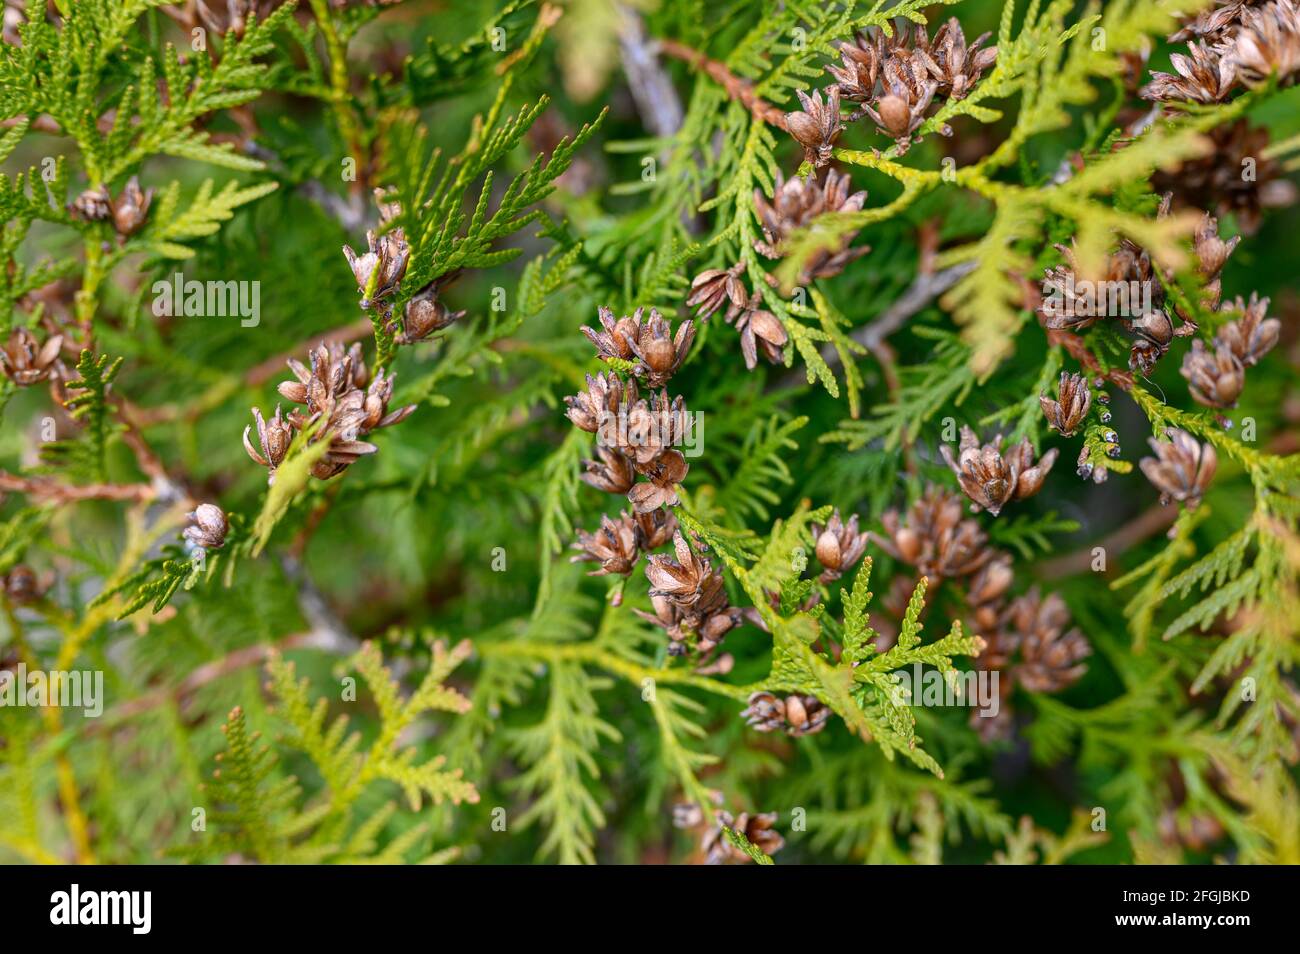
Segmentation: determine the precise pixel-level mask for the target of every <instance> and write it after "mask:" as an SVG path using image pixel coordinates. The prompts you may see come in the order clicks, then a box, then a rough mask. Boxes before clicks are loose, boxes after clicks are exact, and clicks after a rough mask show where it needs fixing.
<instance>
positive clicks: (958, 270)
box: [781, 262, 976, 387]
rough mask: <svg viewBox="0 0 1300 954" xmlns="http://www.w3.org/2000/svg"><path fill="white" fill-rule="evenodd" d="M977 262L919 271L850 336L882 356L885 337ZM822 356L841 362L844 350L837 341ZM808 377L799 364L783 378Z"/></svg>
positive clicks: (792, 381)
mask: <svg viewBox="0 0 1300 954" xmlns="http://www.w3.org/2000/svg"><path fill="white" fill-rule="evenodd" d="M975 264H976V263H975V262H961V263H959V264H957V265H953V266H951V267H949V268H945V269H943V270H942V271H938V272H932V273H929V274H922V275H917V276H916V280H915V281H913V282H912V284H911V285H910V286H908V288H907V290H906V291H904V292H903V294H901V295H899V296H898V298H897V299H896V300H895V301H894V303H893V304H892V305H890V306H889V307H888V308H886V309H885V310H884V311H883V312H881V314H880V315H879V316H877V317H876V318H875V319H874V320H873V321H870V322H868V323H867V324H865V325H863V326H862V327H861V328H858V329H856V330H855V331H853V333H852V334H851V335H850V336H849V337H850V338H852V339H853V340H854V341H856V342H857V343H858V344H860V345H862V346H863V347H864V348H866V349H867V350H868V351H870V352H871V353H872V354H873V355H876V357H877V360H879V359H880V346H881V345H882V344H883V343H884V342H885V339H886V338H888V337H889V336H890V335H892V334H893V333H894V332H895V331H897V330H898V329H899V328H901V327H903V325H905V324H907V321H908V319H909V318H911V317H912V316H913V315H915V314H916V313H917V312H919V311H920V310H921V309H923V308H925V307H926V306H927V305H929V304H930V302H932V301H934V299H936V298H938V297H939V296H940V295H942V294H943V293H944V292H946V291H947V290H948V289H950V288H952V286H954V285H956V284H957V283H958V282H959V281H961V280H962V279H963V278H964V277H965V276H966V275H968V274H970V272H972V271H973V270H974V268H975ZM822 360H823V361H825V362H826V364H827V365H828V366H830V367H835V366H836V365H838V364H839V363H840V353H839V351H838V350H836V348H835V346H834V345H833V344H826V345H823V346H822ZM882 364H883V362H882ZM805 380H806V378H805V376H804V372H803V371H801V370H799V369H798V368H796V369H794V370H792V371H791V372H789V373H788V374H786V375H785V376H784V377H783V378H782V379H781V386H782V387H798V386H799V385H800V384H802V383H804V381H805Z"/></svg>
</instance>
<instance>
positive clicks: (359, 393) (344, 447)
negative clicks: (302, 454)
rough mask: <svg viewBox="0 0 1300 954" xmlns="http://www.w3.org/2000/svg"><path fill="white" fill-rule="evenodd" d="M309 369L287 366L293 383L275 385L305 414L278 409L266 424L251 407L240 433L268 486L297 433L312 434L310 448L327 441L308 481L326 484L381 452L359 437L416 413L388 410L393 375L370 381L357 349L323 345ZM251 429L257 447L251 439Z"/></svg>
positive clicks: (411, 407)
mask: <svg viewBox="0 0 1300 954" xmlns="http://www.w3.org/2000/svg"><path fill="white" fill-rule="evenodd" d="M309 358H310V362H311V364H310V367H308V366H306V365H303V364H302V362H300V361H296V360H290V361H289V370H290V371H292V372H293V376H294V380H292V381H284V382H281V384H280V385H279V392H280V395H281V396H282V397H284V398H286V399H287V400H289V401H292V402H293V403H294V404H302V405H305V410H298V409H294V410H292V411H290V412H289V414H288V416H287V417H285V416H284V415H282V413H281V411H280V407H279V406H278V405H277V406H276V409H275V415H274V416H273V417H272V418H271V419H270V420H269V421H268V420H266V419H265V418H264V417H263V416H262V412H261V410H260V409H258V408H253V420H254V424H253V425H249V426H248V427H245V428H244V450H246V451H247V452H248V456H249V457H251V458H252V459H253V460H254V461H256V462H257V463H259V464H261V465H262V466H263V467H265V468H266V469H267V476H268V482H269V481H273V480H274V479H275V471H276V468H278V467H279V466H280V464H281V463H283V462H284V459H285V456H286V455H287V454H288V452H289V446H290V444H291V443H292V442H293V439H294V437H295V436H297V434H298V433H299V432H300V431H304V430H308V429H312V428H314V430H312V436H311V440H310V443H311V444H317V443H319V442H322V441H326V442H328V448H327V449H326V451H325V453H324V454H323V456H321V457H320V458H319V459H318V460H317V461H316V462H315V463H314V464H313V465H312V469H311V473H312V476H314V477H317V478H319V479H321V480H328V479H329V478H330V477H334V476H336V475H338V474H341V473H342V472H343V471H345V470H347V468H348V467H350V466H351V465H352V464H354V463H356V461H358V460H360V459H361V458H362V457H365V456H367V455H369V454H373V453H375V452H376V451H377V450H379V448H378V447H376V446H375V445H374V444H371V443H369V442H367V441H363V440H360V439H359V438H362V437H365V436H366V435H368V434H369V433H370V432H371V431H374V430H378V429H379V428H381V427H389V426H391V425H393V424H397V423H399V422H401V421H403V420H405V419H406V418H407V417H409V416H410V415H411V413H413V412H414V411H415V405H414V404H408V405H406V406H405V407H400V408H396V409H394V410H392V411H390V410H389V402H390V401H391V399H392V396H393V376H392V375H386V374H385V373H384V371H383V369H380V370H379V371H378V372H377V373H376V374H375V375H374V376H373V377H371V375H370V372H369V370H368V369H367V368H366V364H365V361H364V360H363V359H362V357H361V346H360V345H359V344H354V345H352V347H351V348H344V346H343V345H342V344H340V343H339V342H337V341H332V342H330V343H328V344H326V343H324V342H322V343H321V344H320V345H319V346H317V347H316V348H315V349H314V350H313V351H312V352H311V353H310V355H309ZM254 425H255V426H256V429H257V441H258V443H257V446H254V444H253V442H252V441H251V440H250V439H249V432H250V431H252V430H253V427H254Z"/></svg>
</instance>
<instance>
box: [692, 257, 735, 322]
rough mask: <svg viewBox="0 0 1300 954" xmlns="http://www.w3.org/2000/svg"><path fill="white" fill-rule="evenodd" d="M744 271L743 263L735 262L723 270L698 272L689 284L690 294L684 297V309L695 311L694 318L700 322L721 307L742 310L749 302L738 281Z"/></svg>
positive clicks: (715, 269)
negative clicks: (726, 306)
mask: <svg viewBox="0 0 1300 954" xmlns="http://www.w3.org/2000/svg"><path fill="white" fill-rule="evenodd" d="M744 271H745V265H744V263H743V262H737V263H736V264H735V265H733V266H731V268H728V269H725V270H724V269H720V268H711V269H708V270H707V271H703V272H700V274H698V275H696V276H695V279H694V280H693V281H692V282H691V291H690V294H689V295H687V296H686V307H688V308H694V309H696V312H695V317H697V318H699V319H700V321H704V320H705V319H706V318H708V317H709V316H710V315H712V314H713V313H714V312H715V311H718V310H719V309H720V308H722V306H723V305H728V307H734V308H743V307H744V306H745V303H746V302H747V301H748V300H749V293H748V292H746V291H745V283H744V282H742V281H741V280H740V276H741V275H742V274H743V273H744Z"/></svg>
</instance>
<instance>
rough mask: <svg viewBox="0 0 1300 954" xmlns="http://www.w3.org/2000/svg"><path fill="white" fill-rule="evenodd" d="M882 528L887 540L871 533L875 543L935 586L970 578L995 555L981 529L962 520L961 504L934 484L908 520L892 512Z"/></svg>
mask: <svg viewBox="0 0 1300 954" xmlns="http://www.w3.org/2000/svg"><path fill="white" fill-rule="evenodd" d="M880 522H881V523H882V524H883V525H884V527H885V532H886V533H887V536H885V537H882V536H880V535H879V534H875V533H869V534H868V536H869V537H870V539H871V541H872V542H873V543H875V544H876V545H877V546H879V547H880V548H881V549H883V550H884V551H885V552H886V553H888V554H890V556H892V557H894V559H896V560H901V561H902V562H903V563H906V564H908V565H910V566H914V567H916V569H918V570H919V571H920V572H921V573H923V574H924V575H925V576H927V577H929V578H931V580H936V581H937V580H938V579H956V578H958V577H963V576H969V575H970V574H972V573H975V572H976V571H977V570H979V569H980V567H982V566H983V565H984V564H985V563H987V562H988V561H989V560H990V559H991V558H992V557H993V555H994V553H995V551H994V550H993V549H992V548H991V547H989V545H988V537H986V536H985V535H984V531H983V530H982V529H981V528H980V525H979V523H978V522H977V521H975V520H972V519H969V518H966V519H963V512H962V505H961V498H960V497H959V496H958V495H957V494H955V493H952V492H951V491H949V490H946V489H944V488H943V487H939V486H937V485H935V484H931V485H929V486H928V487H926V489H925V492H924V493H923V494H922V495H921V496H920V497H918V498H917V500H916V502H915V503H913V504H912V505H911V506H910V507H909V508H908V510H907V517H906V520H903V519H902V518H901V517H900V515H899V512H898V511H897V510H889V511H887V512H886V513H885V514H884V515H883V516H882V517H881V518H880Z"/></svg>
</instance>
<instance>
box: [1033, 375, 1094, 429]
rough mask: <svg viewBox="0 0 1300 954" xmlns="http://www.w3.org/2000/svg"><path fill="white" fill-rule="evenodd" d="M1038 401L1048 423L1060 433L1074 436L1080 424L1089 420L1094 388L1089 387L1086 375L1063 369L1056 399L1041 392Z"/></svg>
mask: <svg viewBox="0 0 1300 954" xmlns="http://www.w3.org/2000/svg"><path fill="white" fill-rule="evenodd" d="M1038 403H1039V406H1041V407H1042V409H1043V416H1044V417H1046V418H1047V423H1048V424H1050V425H1051V426H1052V428H1053V429H1054V430H1055V431H1056V432H1057V433H1058V434H1060V435H1061V436H1062V437H1073V436H1074V434H1075V432H1076V431H1077V430H1078V429H1079V426H1080V425H1081V424H1082V423H1083V422H1084V421H1085V420H1087V417H1088V409H1089V408H1090V407H1092V389H1091V388H1089V387H1088V379H1087V378H1086V377H1085V376H1084V375H1082V374H1070V373H1069V372H1068V371H1062V372H1061V380H1060V383H1059V384H1057V386H1056V399H1055V400H1053V399H1052V398H1049V397H1048V396H1047V395H1046V394H1041V395H1039V397H1038Z"/></svg>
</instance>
